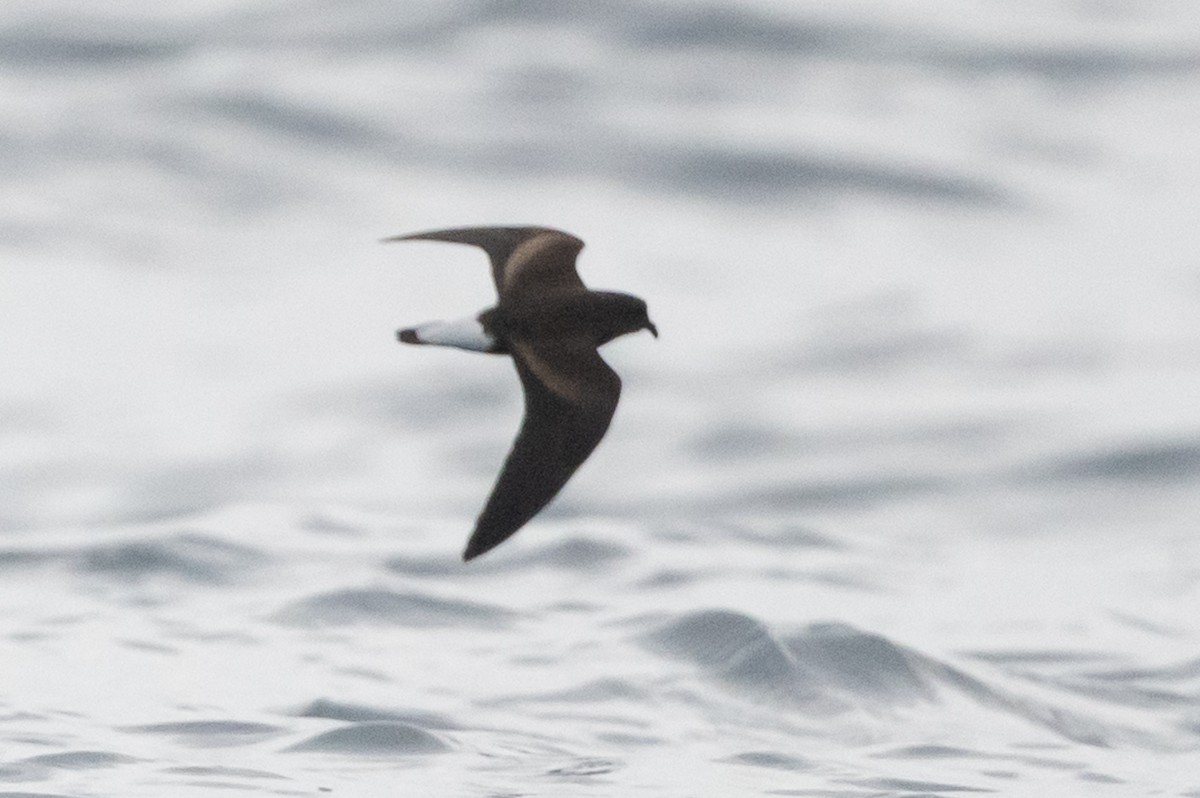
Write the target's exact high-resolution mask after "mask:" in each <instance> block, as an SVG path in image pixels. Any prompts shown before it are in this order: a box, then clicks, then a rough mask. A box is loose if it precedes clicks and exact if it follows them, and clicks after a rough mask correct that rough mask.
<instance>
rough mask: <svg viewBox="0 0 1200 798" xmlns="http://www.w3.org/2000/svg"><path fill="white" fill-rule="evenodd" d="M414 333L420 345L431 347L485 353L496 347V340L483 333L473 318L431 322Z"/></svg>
mask: <svg viewBox="0 0 1200 798" xmlns="http://www.w3.org/2000/svg"><path fill="white" fill-rule="evenodd" d="M414 331H415V332H416V334H417V338H418V339H420V341H421V343H423V344H432V345H433V346H453V347H457V348H458V349H470V350H471V351H472V352H486V351H488V350H489V349H491V348H492V347H493V346H495V345H496V339H495V338H493V337H492V336H490V335H488V334H487V333H486V332H484V329H483V325H482V324H480V323H479V319H477V318H475V317H474V316H468V317H466V318H463V319H454V320H453V321H431V322H427V323H426V324H422V325H420V326H419V327H416V328H415V330H414Z"/></svg>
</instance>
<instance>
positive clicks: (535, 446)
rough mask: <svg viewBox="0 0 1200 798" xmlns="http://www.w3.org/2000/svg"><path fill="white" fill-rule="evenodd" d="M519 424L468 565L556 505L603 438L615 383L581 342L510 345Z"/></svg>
mask: <svg viewBox="0 0 1200 798" xmlns="http://www.w3.org/2000/svg"><path fill="white" fill-rule="evenodd" d="M513 362H514V363H515V364H516V367H517V373H518V374H519V375H520V377H521V385H522V387H523V388H524V389H525V420H524V421H523V422H522V423H521V431H520V432H519V433H518V434H517V439H516V441H515V442H514V443H513V447H512V451H511V452H509V453H508V459H507V460H505V461H504V468H503V469H501V471H500V476H499V478H498V479H497V480H496V485H495V487H494V488H492V494H491V496H489V497H488V501H487V505H485V506H484V508H483V512H481V513H480V514H479V519H478V520H477V521H476V523H475V531H474V532H473V533H472V535H471V539H470V541H469V542H468V543H467V549H466V551H465V552H463V559H464V560H470V559H472V558H473V557H477V556H479V555H480V554H483V553H484V552H486V551H489V550H490V549H493V548H495V547H496V546H498V545H500V544H501V543H502V542H504V541H505V540H507V539H508V538H509V537H510V536H512V534H513V533H515V532H516V531H517V530H518V529H520V528H521V527H522V526H523V525H524V524H525V522H526V521H528V520H529V519H530V518H532V517H533V516H534V515H536V514H537V512H538V511H539V510H541V509H542V508H543V507H545V506H546V504H547V503H548V502H549V501H550V500H551V499H553V498H554V496H555V495H556V494H557V493H558V491H559V490H560V489H561V488H562V486H563V485H565V484H566V483H567V480H568V479H570V478H571V475H572V474H574V473H575V470H576V469H577V468H579V466H580V465H581V464H582V463H583V461H584V460H586V459H587V458H588V455H590V454H591V453H592V450H593V449H595V448H596V444H598V443H600V439H601V438H603V437H604V433H605V431H606V430H607V429H608V424H609V422H610V421H612V417H613V413H614V412H615V411H616V409H617V400H618V399H619V398H620V395H621V379H620V377H618V376H617V373H616V372H615V371H613V370H612V369H611V368H609V366H608V364H607V363H605V362H604V360H603V359H602V358H601V357H600V354H599V353H598V352H597V351H596V349H595V347H593V346H590V345H588V344H586V343H584V342H573V341H567V342H555V343H553V344H542V343H539V344H537V345H536V346H535V345H532V344H530V343H528V342H522V341H516V342H514V343H513Z"/></svg>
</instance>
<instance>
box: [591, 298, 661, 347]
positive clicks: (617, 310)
mask: <svg viewBox="0 0 1200 798" xmlns="http://www.w3.org/2000/svg"><path fill="white" fill-rule="evenodd" d="M597 293H599V294H600V295H601V296H603V298H604V299H603V301H604V305H605V313H604V318H605V319H606V321H607V324H606V325H605V326H606V327H607V328H608V329H607V330H605V334H604V335H603V339H602V340H601V341H600V343H607V342H608V341H611V340H612V339H614V338H617V337H618V336H622V335H626V334H628V333H633V332H637V331H639V330H649V331H650V334H651V335H653V336H654V337H655V338H657V337H658V327H656V326H654V322H652V321H650V312H649V310H648V309H647V308H646V303H645V301H644V300H642V299H640V298H638V297H636V296H631V295H630V294H619V293H616V292H607V291H606V292H597Z"/></svg>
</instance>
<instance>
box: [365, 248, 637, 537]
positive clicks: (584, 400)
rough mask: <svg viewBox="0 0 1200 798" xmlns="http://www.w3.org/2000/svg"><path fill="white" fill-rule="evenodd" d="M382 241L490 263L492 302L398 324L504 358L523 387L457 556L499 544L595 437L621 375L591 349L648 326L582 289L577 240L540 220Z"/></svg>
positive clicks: (632, 310) (623, 299) (408, 337)
mask: <svg viewBox="0 0 1200 798" xmlns="http://www.w3.org/2000/svg"><path fill="white" fill-rule="evenodd" d="M384 240H385V241H449V242H452V243H456V244H471V245H473V246H477V247H480V248H482V249H483V250H484V251H485V252H486V253H487V255H488V257H489V258H490V259H491V262H492V280H493V282H495V284H496V294H497V296H498V301H497V302H496V306H495V307H492V308H488V309H487V310H484V311H482V312H480V313H479V314H478V315H476V316H471V317H468V318H465V319H458V320H456V321H434V322H429V323H427V324H421V325H418V326H416V327H410V328H407V329H403V330H400V331H399V332H398V333H397V334H396V335H397V337H398V338H399V339H400V340H401V341H402V342H404V343H406V344H433V345H437V346H453V347H457V348H459V349H468V350H472V351H476V352H488V353H492V354H500V355H510V356H511V357H512V360H513V364H514V365H515V366H516V368H517V375H518V376H519V377H520V378H521V386H522V388H523V389H524V392H525V418H524V420H523V421H522V422H521V431H520V432H519V433H518V434H517V438H516V440H515V441H514V442H513V447H512V451H510V452H509V453H508V458H507V459H506V460H505V461H504V467H503V468H502V469H501V470H500V476H499V477H498V478H497V480H496V484H495V486H494V487H493V488H492V493H491V495H490V496H489V497H488V500H487V504H486V505H485V506H484V508H483V511H482V512H481V513H480V514H479V518H478V519H477V520H476V522H475V531H474V532H472V533H471V539H470V540H469V541H468V542H467V548H466V550H465V551H464V552H463V559H464V560H470V559H473V558H475V557H478V556H479V555H480V554H483V553H484V552H487V551H490V550H491V549H493V548H495V547H496V546H499V545H500V544H501V543H503V542H504V541H505V540H507V539H508V538H509V537H511V536H512V535H513V534H514V533H515V532H516V531H517V530H518V529H520V528H521V527H522V526H524V525H525V523H526V522H527V521H529V519H531V518H533V516H535V515H536V514H537V513H538V511H539V510H541V509H542V508H543V507H545V506H546V504H547V503H548V502H549V501H550V500H551V499H553V498H554V496H555V495H556V494H557V493H558V491H559V490H560V489H561V488H562V486H563V485H565V484H566V482H567V480H569V479H570V478H571V475H572V474H574V473H575V470H576V469H578V468H579V466H580V465H581V464H582V463H583V461H584V460H586V459H587V458H588V455H590V454H591V453H592V450H593V449H595V448H596V444H598V443H600V439H601V438H603V437H604V433H605V431H606V430H607V429H608V424H609V422H610V421H612V417H613V413H614V411H616V409H617V400H618V399H619V398H620V395H621V379H620V377H618V376H617V373H616V372H615V371H613V370H612V369H611V368H610V367H609V365H608V364H607V363H605V362H604V360H603V359H602V358H601V357H600V353H599V352H597V351H596V349H597V347H599V346H601V345H602V344H606V343H608V342H609V341H611V340H612V339H614V338H616V337H618V336H621V335H625V334H626V333H631V332H637V331H638V330H649V331H650V333H651V334H652V335H654V337H655V338H657V337H658V329H657V328H656V327H655V326H654V324H653V323H652V322H651V321H650V318H649V316H648V315H647V313H646V303H645V302H644V301H642V300H641V299H639V298H637V297H635V296H631V295H629V294H621V293H617V292H614V291H592V290H590V289H588V287H587V286H585V285H584V284H583V280H581V279H579V274H578V272H576V271H575V257H576V256H577V255H578V254H579V251H580V250H581V249H583V241H581V240H579V239H578V238H576V237H575V236H573V235H570V234H569V233H564V232H562V231H561V230H553V229H550V228H548V227H460V228H454V229H449V230H431V231H428V232H424V233H411V234H409V235H402V236H395V237H393V238H387V239H384Z"/></svg>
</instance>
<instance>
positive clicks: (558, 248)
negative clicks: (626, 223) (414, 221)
mask: <svg viewBox="0 0 1200 798" xmlns="http://www.w3.org/2000/svg"><path fill="white" fill-rule="evenodd" d="M384 241H450V242H453V243H456V244H471V245H473V246H477V247H480V248H481V249H483V251H485V252H486V253H487V254H488V257H489V258H490V259H491V261H492V280H493V281H494V282H495V283H496V293H497V294H499V296H500V299H501V301H502V302H503V301H504V300H505V299H510V298H512V297H515V296H517V295H520V294H523V293H526V292H531V291H533V292H541V291H543V290H547V289H557V288H583V287H584V286H583V280H581V279H579V273H578V272H576V271H575V256H576V255H578V254H579V250H581V249H583V241H581V240H580V239H578V238H576V237H575V236H573V235H571V234H570V233H564V232H562V231H561V230H553V229H551V228H548V227H455V228H451V229H449V230H429V231H426V232H423V233H410V234H409V235H402V236H395V237H393V238H385V239H384Z"/></svg>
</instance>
